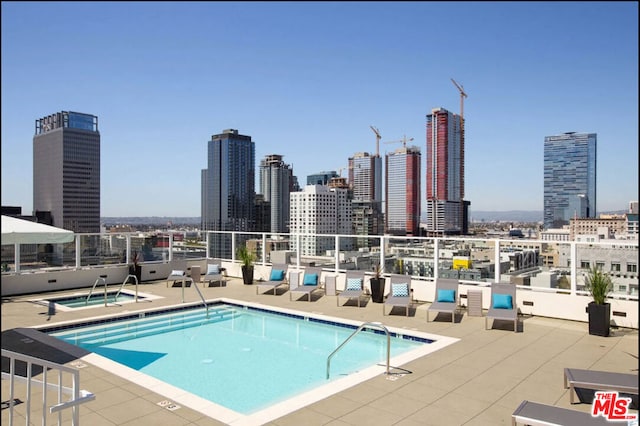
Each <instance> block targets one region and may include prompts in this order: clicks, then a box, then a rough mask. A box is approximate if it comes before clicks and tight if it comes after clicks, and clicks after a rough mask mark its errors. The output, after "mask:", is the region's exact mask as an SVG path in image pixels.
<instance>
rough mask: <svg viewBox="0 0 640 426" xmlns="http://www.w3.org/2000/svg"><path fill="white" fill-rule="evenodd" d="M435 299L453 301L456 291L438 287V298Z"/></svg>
mask: <svg viewBox="0 0 640 426" xmlns="http://www.w3.org/2000/svg"><path fill="white" fill-rule="evenodd" d="M436 301H437V302H447V303H454V302H455V301H456V291H455V290H443V289H438V298H437V299H436Z"/></svg>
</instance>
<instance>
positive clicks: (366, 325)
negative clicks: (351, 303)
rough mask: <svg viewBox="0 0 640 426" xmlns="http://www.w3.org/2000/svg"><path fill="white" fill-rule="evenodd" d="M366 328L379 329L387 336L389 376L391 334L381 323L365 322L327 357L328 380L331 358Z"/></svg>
mask: <svg viewBox="0 0 640 426" xmlns="http://www.w3.org/2000/svg"><path fill="white" fill-rule="evenodd" d="M366 328H377V329H379V330H382V331H384V334H386V335H387V373H386V374H387V375H388V374H389V356H390V353H391V334H390V333H389V330H388V329H387V327H385V326H384V325H382V323H381V322H365V323H363V324H362V325H361V326H360V327H358V328H357V329H356V331H354V332H353V333H351V336H349V337H347V339H346V340H345V341H344V342H342V343H341V344H340V346H338V347H337V348H336V349H335V350H334V351H333V352H331V354H330V355H329V356H328V357H327V379H329V370H330V369H331V358H332V357H333V356H334V355H335V354H336V353H337V352H338V351H339V350H340V349H342V347H343V346H344V345H346V344H347V343H348V342H349V341H350V340H351V339H353V338H354V337H355V336H356V334H358V333H360V332H361V331H362V330H364V329H366Z"/></svg>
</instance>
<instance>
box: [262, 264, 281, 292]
mask: <svg viewBox="0 0 640 426" xmlns="http://www.w3.org/2000/svg"><path fill="white" fill-rule="evenodd" d="M288 269H289V265H287V264H286V263H275V264H273V265H271V271H270V272H269V279H268V280H267V281H262V282H260V281H259V282H257V283H256V294H258V293H259V292H260V290H261V289H263V288H265V287H266V288H268V290H267V291H265V292H264V293H263V294H267V293H268V292H269V291H271V290H273V294H274V295H275V294H277V291H278V287H280V286H281V285H287V284H288V283H289V282H288V281H287V270H288Z"/></svg>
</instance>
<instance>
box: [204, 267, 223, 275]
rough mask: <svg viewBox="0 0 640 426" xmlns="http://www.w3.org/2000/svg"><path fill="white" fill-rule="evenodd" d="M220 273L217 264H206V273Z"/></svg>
mask: <svg viewBox="0 0 640 426" xmlns="http://www.w3.org/2000/svg"><path fill="white" fill-rule="evenodd" d="M219 273H220V266H219V265H209V266H207V275H218V274H219Z"/></svg>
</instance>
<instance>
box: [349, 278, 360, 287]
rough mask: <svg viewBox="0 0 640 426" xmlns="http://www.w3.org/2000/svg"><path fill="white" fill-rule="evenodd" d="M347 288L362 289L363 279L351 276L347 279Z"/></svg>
mask: <svg viewBox="0 0 640 426" xmlns="http://www.w3.org/2000/svg"><path fill="white" fill-rule="evenodd" d="M347 290H362V280H361V279H360V278H349V279H348V280H347Z"/></svg>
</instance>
